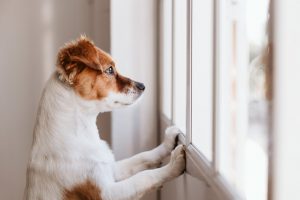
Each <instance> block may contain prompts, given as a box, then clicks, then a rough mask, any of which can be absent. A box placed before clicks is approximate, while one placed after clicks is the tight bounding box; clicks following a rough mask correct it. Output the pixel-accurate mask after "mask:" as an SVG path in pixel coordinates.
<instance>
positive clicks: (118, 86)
mask: <svg viewBox="0 0 300 200" xmlns="http://www.w3.org/2000/svg"><path fill="white" fill-rule="evenodd" d="M109 67H113V69H114V74H113V75H109V74H106V73H105V70H106V69H108V68H109ZM57 70H58V72H59V74H60V77H63V78H61V79H63V80H64V81H65V82H67V83H68V84H69V85H70V86H72V87H73V88H74V89H75V91H76V93H77V94H79V95H80V96H81V97H83V98H84V99H87V100H96V99H98V100H100V99H102V98H104V97H106V96H107V95H108V93H109V91H113V92H127V91H128V88H129V87H133V82H132V81H131V80H130V79H128V78H126V77H123V76H121V75H120V74H118V73H117V70H116V68H115V63H114V61H113V59H112V58H111V56H110V55H109V54H107V53H106V52H104V51H102V50H101V49H99V48H98V47H96V46H95V45H94V44H93V42H91V41H90V40H89V39H87V38H86V37H80V38H79V39H78V40H76V41H74V42H71V43H68V44H66V45H65V46H64V47H63V48H62V49H61V50H60V52H59V53H58V58H57Z"/></svg>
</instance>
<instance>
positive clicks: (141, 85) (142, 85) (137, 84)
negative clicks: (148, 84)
mask: <svg viewBox="0 0 300 200" xmlns="http://www.w3.org/2000/svg"><path fill="white" fill-rule="evenodd" d="M135 86H136V87H137V88H138V89H139V90H145V85H144V84H143V83H139V82H135Z"/></svg>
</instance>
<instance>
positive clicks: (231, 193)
mask: <svg viewBox="0 0 300 200" xmlns="http://www.w3.org/2000/svg"><path fill="white" fill-rule="evenodd" d="M172 2H174V1H172ZM192 2H193V0H187V4H188V6H187V13H188V17H187V20H188V22H187V26H188V27H187V45H188V46H187V66H188V67H187V105H186V106H187V110H186V112H187V116H186V134H185V135H184V134H181V135H180V136H179V142H180V143H182V144H185V145H186V147H187V150H186V158H187V162H186V163H187V166H186V172H187V173H188V174H190V175H192V176H193V177H196V178H198V179H200V180H203V181H205V182H206V183H207V184H208V185H209V186H210V188H211V189H212V191H213V192H214V193H215V194H216V195H217V196H218V197H219V198H220V199H230V200H232V199H243V198H244V197H243V196H242V195H240V194H239V192H238V191H237V190H236V188H234V187H233V186H232V185H231V184H229V183H228V181H227V180H225V178H224V176H223V175H221V174H220V173H219V172H218V171H219V163H218V160H219V157H218V156H219V152H218V151H219V149H218V147H219V142H220V141H219V137H218V134H219V129H220V127H219V121H218V120H219V113H218V112H219V109H220V108H219V104H218V99H219V98H218V95H220V94H219V92H218V90H219V88H218V87H219V82H218V80H219V78H220V77H219V76H220V62H222V61H221V60H219V59H220V57H219V54H220V52H219V51H221V50H220V48H221V47H220V40H221V39H220V37H221V36H220V34H219V31H220V30H219V28H220V23H222V17H224V16H221V15H222V14H220V10H222V9H223V10H224V9H225V8H224V6H226V1H220V0H214V1H213V13H214V14H213V33H214V36H213V38H214V39H213V41H214V42H213V79H214V80H213V119H212V120H213V122H212V123H213V130H212V135H213V138H212V140H213V144H212V161H208V159H207V158H206V157H205V156H204V155H203V154H202V153H201V152H200V151H199V150H198V149H197V148H196V147H195V146H194V145H193V144H192V141H191V138H192V136H191V111H192V104H191V92H192V91H191V89H192V76H191V73H192V67H191V63H192V62H191V61H192V48H191V45H192V41H191V40H192V23H191V22H192ZM237 2H238V1H237ZM162 4H163V3H162ZM162 4H161V5H162ZM161 7H163V6H161ZM161 9H162V11H163V9H164V8H161ZM173 13H174V6H173V3H172V15H174V14H173ZM173 20H174V16H172V38H173V31H174V30H173V27H174V21H173ZM161 34H162V33H161ZM160 42H163V41H160ZM173 42H174V41H173V39H172V62H173V51H174V50H173ZM223 45H224V44H223ZM238 48H240V47H238ZM172 65H173V63H172ZM161 72H162V71H161ZM161 72H160V73H161ZM160 78H161V80H160V83H162V78H163V76H162V75H161V77H160ZM244 78H247V77H244ZM173 81H174V80H173V75H172V83H173ZM243 86H245V87H246V86H247V85H243ZM171 87H172V92H173V91H174V88H173V84H172V86H171ZM172 95H173V94H171V96H172ZM160 101H161V102H162V99H160ZM161 102H160V106H161V105H162V103H161ZM171 104H172V105H171V115H173V109H174V106H173V102H171ZM159 113H160V128H161V137H162V136H163V135H164V130H165V128H167V127H168V126H171V125H173V123H172V119H168V118H167V117H166V116H165V115H164V114H163V112H162V109H161V108H160V112H159ZM171 118H172V116H171Z"/></svg>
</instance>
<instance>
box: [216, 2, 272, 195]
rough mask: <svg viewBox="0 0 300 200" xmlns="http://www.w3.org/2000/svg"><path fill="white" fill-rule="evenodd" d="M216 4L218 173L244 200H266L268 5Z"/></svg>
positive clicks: (259, 3) (262, 3)
mask: <svg viewBox="0 0 300 200" xmlns="http://www.w3.org/2000/svg"><path fill="white" fill-rule="evenodd" d="M227 3H228V4H225V3H224V2H223V3H222V4H221V9H222V12H223V15H220V19H219V20H220V22H221V23H220V24H221V25H220V26H221V32H220V33H221V34H220V38H219V40H220V42H221V43H220V57H219V63H220V64H219V74H220V75H219V76H220V79H219V85H218V87H219V95H218V96H219V99H218V106H219V118H218V122H219V123H218V125H219V126H218V141H219V150H218V153H219V155H220V156H219V160H218V163H219V169H220V172H221V174H222V175H223V176H225V178H226V180H228V181H229V183H230V184H231V185H232V186H234V187H235V188H236V189H238V191H240V194H242V195H244V196H245V198H246V199H248V200H252V199H255V200H266V199H267V181H268V171H267V169H268V151H267V146H268V120H269V119H268V107H269V100H270V99H269V96H268V95H269V93H268V92H269V88H270V82H269V81H268V80H270V73H269V68H268V67H269V65H268V59H269V55H268V53H269V46H268V33H267V26H268V4H269V1H268V0H251V1H250V0H249V1H238V2H235V3H233V2H227Z"/></svg>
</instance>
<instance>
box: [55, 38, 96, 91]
mask: <svg viewBox="0 0 300 200" xmlns="http://www.w3.org/2000/svg"><path fill="white" fill-rule="evenodd" d="M56 66H57V70H58V72H59V74H60V79H62V80H64V81H66V82H68V83H69V84H71V85H72V84H73V82H74V80H75V77H76V75H77V74H78V73H80V72H81V71H82V70H83V69H84V68H85V67H90V68H93V69H96V70H99V71H101V70H102V69H101V66H100V63H99V58H98V51H97V49H96V47H95V45H94V44H93V42H92V41H90V40H89V39H88V38H87V37H85V36H81V37H80V38H79V39H78V40H76V41H73V42H70V43H68V44H66V45H65V46H64V47H63V48H61V49H60V51H59V53H58V56H57V63H56Z"/></svg>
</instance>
